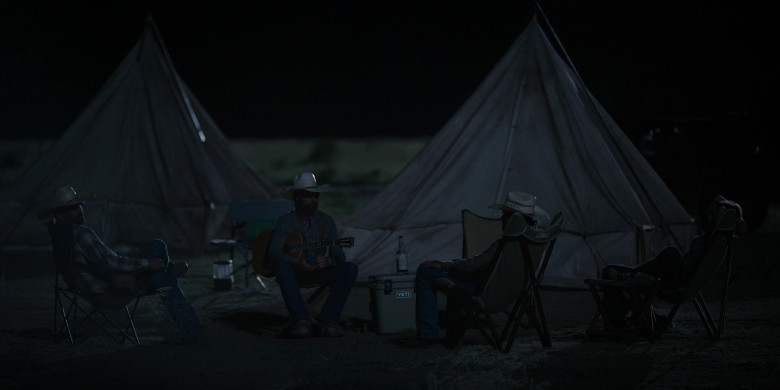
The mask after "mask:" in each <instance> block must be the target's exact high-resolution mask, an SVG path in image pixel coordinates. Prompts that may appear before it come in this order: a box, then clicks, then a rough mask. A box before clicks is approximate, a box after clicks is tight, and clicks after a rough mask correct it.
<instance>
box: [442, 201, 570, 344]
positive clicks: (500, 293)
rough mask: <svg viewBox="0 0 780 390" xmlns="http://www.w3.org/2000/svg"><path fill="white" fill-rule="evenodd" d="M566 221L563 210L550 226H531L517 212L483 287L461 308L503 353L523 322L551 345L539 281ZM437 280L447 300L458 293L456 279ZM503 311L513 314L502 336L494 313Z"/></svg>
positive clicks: (502, 240)
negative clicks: (454, 284) (453, 283)
mask: <svg viewBox="0 0 780 390" xmlns="http://www.w3.org/2000/svg"><path fill="white" fill-rule="evenodd" d="M563 219H564V216H563V213H562V212H559V213H558V214H556V215H555V217H553V219H552V222H551V224H550V226H547V227H541V228H531V227H529V226H528V225H527V223H526V222H525V219H524V218H523V216H522V215H519V214H514V215H513V216H512V217H511V218H510V219H509V221H508V222H507V226H506V228H505V229H504V231H503V235H502V237H501V239H500V241H499V248H498V250H497V251H496V254H495V256H494V258H493V261H492V271H491V272H490V274H489V276H488V277H487V279H486V282H485V284H484V287H483V288H482V289H481V290H480V291H478V292H476V294H474V295H473V296H471V297H468V298H467V299H466V302H465V303H464V304H463V305H462V307H461V308H460V309H462V310H464V311H465V312H466V314H467V317H469V318H470V320H471V321H472V322H473V323H474V325H475V326H476V327H477V329H478V330H479V331H480V333H481V334H482V335H483V336H484V337H485V339H486V340H487V341H488V343H489V344H490V345H492V346H493V347H495V348H496V349H498V350H499V351H501V352H503V353H506V352H509V349H510V348H511V346H512V343H513V342H514V339H515V337H516V335H517V330H518V329H519V327H520V326H524V327H530V326H533V327H534V328H535V329H536V331H537V333H538V335H539V339H540V341H541V342H542V345H543V346H545V347H550V346H551V345H552V343H551V341H550V334H549V331H548V329H547V320H546V319H545V316H544V310H543V308H542V303H541V299H540V294H539V283H540V282H541V279H542V276H543V275H544V271H545V269H546V268H547V262H548V261H549V259H550V255H551V253H552V249H553V246H554V244H555V240H556V239H557V237H558V234H559V233H560V231H561V226H562V224H563ZM436 284H437V288H438V289H439V290H440V291H443V292H445V293H446V294H448V299H449V298H451V295H450V294H453V293H455V291H453V290H455V289H453V288H451V287H452V282H451V281H449V280H447V279H443V278H442V279H439V280H437V281H436ZM460 293H462V292H460ZM448 310H449V308H448ZM498 313H505V314H507V315H508V318H507V321H506V323H505V324H504V326H503V328H502V330H501V333H500V334H499V332H498V328H497V326H496V322H495V321H494V320H493V315H494V314H498ZM525 315H527V316H528V322H527V323H523V321H522V319H523V316H525Z"/></svg>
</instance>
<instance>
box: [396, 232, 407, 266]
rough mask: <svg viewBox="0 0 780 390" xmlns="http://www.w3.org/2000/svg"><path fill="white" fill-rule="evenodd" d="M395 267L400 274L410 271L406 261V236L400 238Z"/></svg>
mask: <svg viewBox="0 0 780 390" xmlns="http://www.w3.org/2000/svg"><path fill="white" fill-rule="evenodd" d="M395 266H396V271H398V272H407V271H409V265H408V263H407V260H406V248H405V247H404V236H399V237H398V252H395Z"/></svg>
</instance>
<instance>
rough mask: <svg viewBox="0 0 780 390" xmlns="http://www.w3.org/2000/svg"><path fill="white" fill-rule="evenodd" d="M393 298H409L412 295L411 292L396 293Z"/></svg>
mask: <svg viewBox="0 0 780 390" xmlns="http://www.w3.org/2000/svg"><path fill="white" fill-rule="evenodd" d="M395 297H396V298H411V297H412V293H411V291H396V292H395Z"/></svg>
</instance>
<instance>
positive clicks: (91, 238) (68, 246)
mask: <svg viewBox="0 0 780 390" xmlns="http://www.w3.org/2000/svg"><path fill="white" fill-rule="evenodd" d="M93 196H94V193H93V192H92V191H89V190H84V191H79V192H76V190H75V189H73V187H71V186H64V187H61V188H59V189H58V190H56V191H55V192H54V194H53V195H52V197H51V199H50V200H49V202H48V203H47V204H46V205H44V206H43V207H42V208H41V209H40V210H39V212H38V217H39V218H40V219H43V220H47V221H48V224H49V226H48V227H49V231H50V233H51V235H52V240H53V247H54V250H55V251H57V252H58V251H62V252H58V253H55V259H56V260H57V269H58V271H59V272H60V274H61V275H62V276H63V279H64V280H65V282H66V283H67V284H68V287H70V288H75V289H78V290H79V291H80V292H81V293H82V294H84V297H85V298H86V299H87V300H88V301H90V303H92V304H95V305H98V306H100V305H104V306H105V305H112V304H124V303H126V302H127V301H129V300H130V298H132V297H134V296H138V295H141V294H147V293H151V292H153V291H155V290H158V289H164V290H160V292H161V297H162V299H163V302H164V303H165V304H166V305H167V307H168V310H169V311H170V313H171V317H172V318H173V320H174V322H176V324H177V326H178V327H179V333H180V336H181V338H182V341H183V342H185V343H191V342H194V341H196V340H197V338H198V337H199V336H200V333H201V329H202V326H201V323H200V321H199V319H198V317H197V315H196V314H195V310H194V309H193V308H192V306H191V305H190V303H189V301H188V300H187V298H186V297H185V296H184V293H183V292H182V290H181V288H180V287H179V281H178V278H177V276H181V275H182V274H184V273H185V272H186V271H187V269H188V266H187V264H186V263H184V262H178V263H171V262H170V257H169V255H168V247H167V246H166V244H165V242H163V241H162V240H153V241H151V242H150V243H149V244H148V245H147V246H146V247H145V248H144V249H143V250H141V252H140V253H139V254H138V257H135V258H133V257H125V256H120V255H118V254H117V253H116V252H114V251H113V250H112V249H111V248H109V247H108V246H106V245H105V244H104V243H103V241H102V240H101V239H100V237H98V235H97V234H96V233H95V231H94V230H92V228H90V227H89V226H88V225H87V224H86V223H85V217H84V205H85V204H86V200H88V199H90V198H92V197H93ZM118 281H121V283H119V282H118Z"/></svg>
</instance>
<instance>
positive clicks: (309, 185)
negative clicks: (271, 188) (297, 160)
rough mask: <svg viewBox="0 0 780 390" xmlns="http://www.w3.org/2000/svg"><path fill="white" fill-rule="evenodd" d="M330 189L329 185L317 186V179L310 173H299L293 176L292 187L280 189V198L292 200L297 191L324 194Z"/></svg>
mask: <svg viewBox="0 0 780 390" xmlns="http://www.w3.org/2000/svg"><path fill="white" fill-rule="evenodd" d="M329 189H330V185H329V184H322V185H317V178H316V177H315V176H314V174H313V173H311V172H301V173H299V174H297V175H295V179H293V185H292V186H291V187H284V188H283V189H282V198H285V199H293V197H294V196H295V193H296V192H298V191H309V192H326V191H328V190H329Z"/></svg>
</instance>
